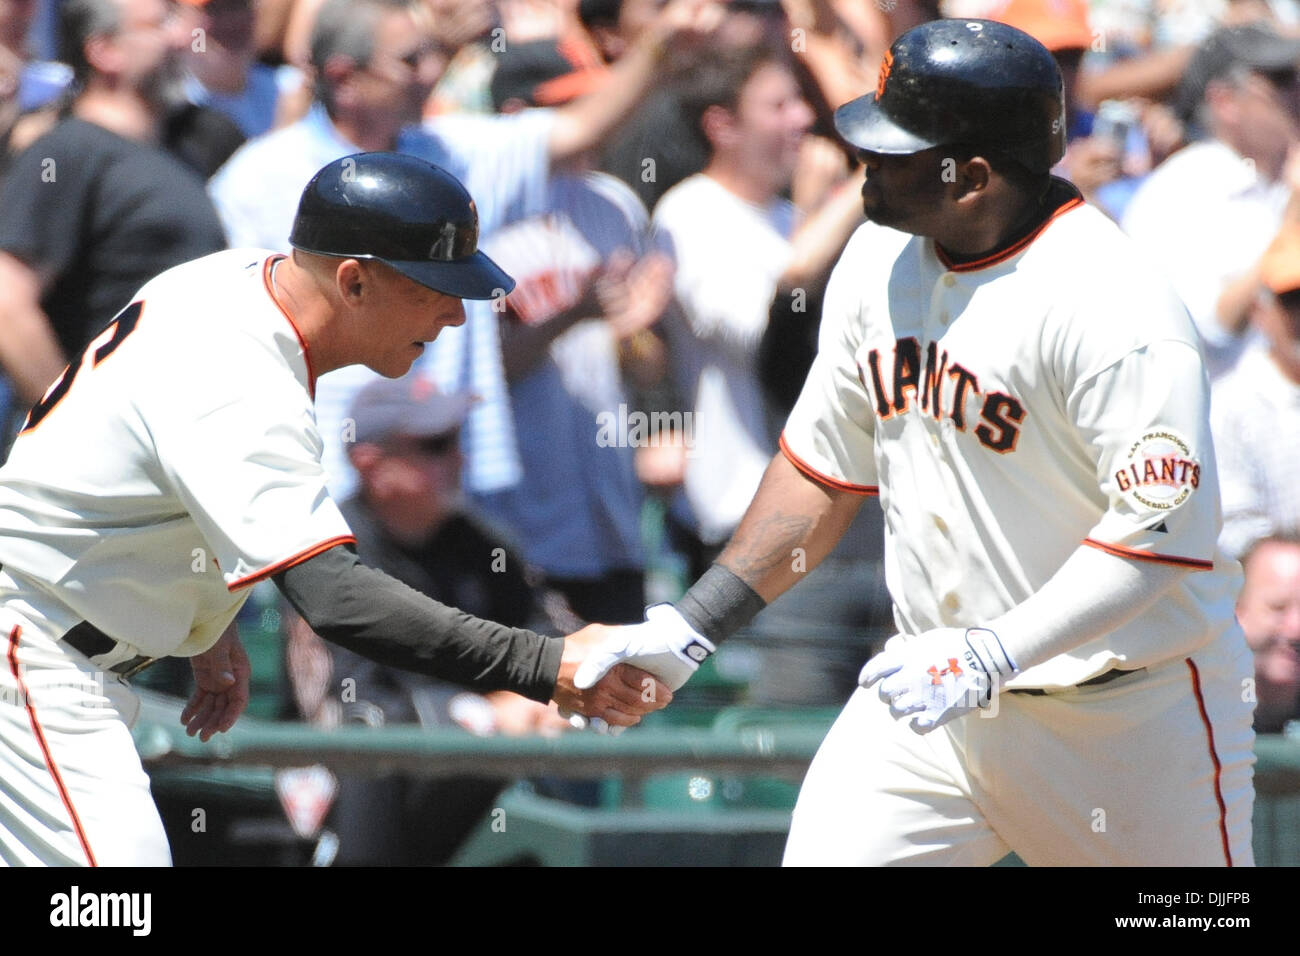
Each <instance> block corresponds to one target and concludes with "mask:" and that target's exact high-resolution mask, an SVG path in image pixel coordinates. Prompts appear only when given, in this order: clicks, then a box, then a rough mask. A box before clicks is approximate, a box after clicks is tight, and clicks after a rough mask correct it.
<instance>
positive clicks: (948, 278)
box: [943, 272, 957, 289]
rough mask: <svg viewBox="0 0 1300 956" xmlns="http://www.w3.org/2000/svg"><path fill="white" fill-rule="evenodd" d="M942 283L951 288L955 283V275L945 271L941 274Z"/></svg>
mask: <svg viewBox="0 0 1300 956" xmlns="http://www.w3.org/2000/svg"><path fill="white" fill-rule="evenodd" d="M943 284H944V285H946V286H947V287H948V288H949V289H951V288H952V287H953V286H955V285H956V284H957V277H956V276H955V275H953V274H952V273H951V272H945V273H944V274H943Z"/></svg>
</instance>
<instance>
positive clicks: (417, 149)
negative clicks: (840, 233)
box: [210, 0, 716, 499]
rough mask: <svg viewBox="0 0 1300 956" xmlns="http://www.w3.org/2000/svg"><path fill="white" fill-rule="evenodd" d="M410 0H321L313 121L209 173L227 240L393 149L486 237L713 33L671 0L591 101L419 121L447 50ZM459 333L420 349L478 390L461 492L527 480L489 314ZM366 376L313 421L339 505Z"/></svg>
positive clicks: (702, 10)
mask: <svg viewBox="0 0 1300 956" xmlns="http://www.w3.org/2000/svg"><path fill="white" fill-rule="evenodd" d="M426 13H427V8H426V7H425V5H424V4H423V2H416V0H326V2H325V3H324V5H323V6H322V7H321V9H320V12H319V14H318V16H317V18H316V22H315V25H314V28H313V31H312V34H311V44H310V46H311V62H312V66H313V67H314V70H315V73H316V88H315V102H314V103H313V105H312V107H311V109H310V111H309V112H308V115H307V116H306V117H304V118H303V119H302V120H300V121H298V122H296V123H294V124H292V125H290V126H287V127H285V128H283V129H279V130H276V131H274V132H272V133H268V134H267V135H265V136H261V137H257V138H255V139H253V140H251V141H250V142H249V143H248V144H247V145H246V146H245V147H244V148H243V149H241V150H240V151H239V152H238V153H236V154H235V156H234V157H232V159H231V160H230V162H229V163H227V164H226V166H225V167H224V168H223V169H222V170H221V171H220V172H218V173H217V175H216V176H214V177H213V179H212V181H211V183H210V191H211V193H212V196H213V198H214V200H215V202H216V205H217V209H218V211H219V212H220V213H221V216H222V220H223V222H224V223H225V225H226V229H227V232H228V233H229V235H230V238H231V242H232V244H240V245H248V246H254V247H267V248H279V247H281V246H282V245H283V244H284V242H285V241H286V238H287V236H288V234H289V229H290V225H291V224H292V222H293V215H294V204H295V202H296V199H295V197H296V196H297V195H298V194H299V193H300V192H301V190H302V187H303V186H304V185H305V184H306V183H307V181H308V180H309V179H310V178H311V177H312V175H313V174H314V173H315V171H316V170H317V169H318V168H320V167H321V166H322V165H324V164H326V163H328V162H331V161H333V160H335V159H338V158H340V157H343V156H346V155H348V154H349V153H352V152H357V151H359V150H389V149H397V150H399V151H402V152H409V153H411V154H413V155H416V156H420V157H421V158H423V159H426V160H428V161H430V162H433V163H435V164H437V165H439V166H442V167H443V168H445V169H447V170H448V171H450V172H451V173H452V174H453V175H455V176H456V177H457V178H458V179H460V180H461V182H463V183H464V184H465V187H466V188H467V189H468V190H469V191H470V193H471V194H472V195H473V196H474V198H475V202H476V203H477V206H478V213H479V229H480V232H481V234H482V235H484V236H486V235H488V234H489V233H491V231H492V230H493V229H495V228H497V227H498V226H500V225H502V224H503V223H506V222H510V221H513V220H515V219H518V218H521V217H523V216H526V215H529V214H531V213H533V212H536V211H537V210H538V209H539V208H541V205H542V203H543V201H544V199H545V194H546V181H547V175H548V172H549V168H550V164H551V163H552V162H555V161H557V160H562V159H564V158H566V157H569V156H573V155H575V154H578V153H581V152H583V151H585V150H587V149H589V148H591V147H592V146H593V145H595V144H596V143H598V142H600V141H601V139H602V138H603V137H604V136H606V135H607V134H608V133H609V131H610V130H611V129H612V128H613V127H614V126H615V125H616V124H617V123H618V122H620V121H621V120H622V119H623V118H624V117H625V116H626V115H627V113H628V112H629V111H630V110H631V109H632V107H633V106H634V105H635V104H636V103H637V101H638V100H639V99H640V98H641V96H642V95H643V94H644V93H645V91H646V89H647V88H648V87H649V85H650V83H651V82H652V80H653V79H654V75H655V70H656V68H657V64H658V63H659V60H660V57H661V56H662V53H663V51H664V49H665V48H666V46H667V45H668V44H669V43H673V42H680V41H684V40H690V39H692V38H698V37H699V36H700V35H701V34H707V32H708V31H709V30H710V29H711V28H712V24H713V22H714V20H715V19H716V15H715V12H714V8H713V7H712V6H711V4H710V2H709V0H672V3H670V4H669V5H668V6H667V7H665V8H664V9H663V10H662V11H660V13H659V15H658V16H657V18H656V19H655V22H654V26H653V27H652V28H651V29H650V30H649V31H648V32H647V33H646V34H645V35H644V36H643V38H642V40H641V42H640V43H638V45H637V46H636V48H635V49H634V51H633V52H632V53H630V54H629V55H628V56H627V57H624V59H623V61H622V62H621V63H620V65H619V67H618V68H617V69H616V70H615V78H614V79H615V81H614V82H611V83H609V84H608V85H607V86H605V87H604V88H603V89H602V90H601V91H600V93H599V94H597V95H593V96H588V97H582V98H581V99H578V100H575V101H573V102H572V103H569V104H566V105H565V106H563V107H561V108H557V109H553V110H536V111H529V112H526V113H522V114H519V115H517V116H509V117H499V116H490V117H489V116H468V115H448V116H439V117H435V118H434V119H432V120H430V121H429V123H428V124H426V125H424V126H420V125H419V121H420V118H421V111H422V109H423V106H424V103H425V101H426V99H427V98H428V96H429V92H430V90H431V89H432V87H433V86H434V84H435V83H436V82H437V80H438V79H439V77H440V76H441V74H442V72H443V70H444V68H445V66H446V63H447V57H448V53H449V51H448V50H447V49H446V48H445V46H444V44H443V43H442V42H441V40H440V38H439V37H438V36H437V35H436V34H435V32H434V31H433V27H432V25H431V24H430V23H429V20H428V17H427V16H426ZM467 305H468V307H467V309H466V315H467V321H466V324H465V325H464V326H462V327H461V328H457V329H450V330H448V331H447V332H446V333H444V334H443V335H440V336H439V337H438V340H437V341H436V342H435V343H433V345H431V346H430V347H429V349H427V350H426V352H425V355H424V356H423V357H422V358H421V360H420V367H421V368H422V369H423V370H424V371H425V372H426V373H427V374H428V375H430V376H431V377H432V378H433V379H434V380H435V381H436V382H437V383H438V384H439V386H440V387H441V388H443V389H444V390H445V391H452V392H454V391H472V392H474V393H475V394H477V395H478V396H480V398H481V402H480V403H479V404H478V405H477V406H476V407H475V408H474V410H473V411H472V412H471V413H470V417H469V419H468V421H467V423H466V428H465V434H464V440H465V452H466V467H467V474H466V487H467V490H468V491H469V492H470V493H471V494H487V493H490V492H494V491H500V490H502V489H504V488H508V487H510V486H512V485H514V484H516V483H517V482H518V481H519V479H520V477H521V474H522V470H521V467H520V464H519V458H518V450H517V447H516V443H515V436H514V428H513V423H512V421H511V417H510V409H509V397H508V394H507V392H506V385H505V378H504V374H503V371H502V365H501V354H500V347H499V343H498V330H497V314H496V313H495V312H494V311H493V309H492V305H491V304H490V303H487V302H484V303H469V304H467ZM373 379H374V375H373V373H370V372H368V371H366V370H364V369H361V368H359V367H354V368H352V369H346V370H340V371H339V372H336V373H334V374H332V375H329V376H326V377H324V378H323V379H322V380H321V382H320V386H319V389H318V391H317V395H316V414H317V421H318V422H319V425H320V431H321V436H322V438H323V439H324V441H325V451H324V462H325V469H326V473H327V474H328V476H329V482H330V491H331V494H333V495H334V496H335V497H337V498H340V499H341V498H344V497H346V496H347V494H349V493H350V492H351V490H352V489H353V488H354V487H355V484H356V477H355V475H354V474H353V472H352V469H351V467H350V465H349V463H348V456H347V454H346V450H345V447H344V435H345V431H346V423H345V421H344V419H345V416H346V411H347V408H348V405H349V403H350V401H351V399H352V396H353V395H355V394H356V392H357V390H358V389H359V388H361V387H362V386H363V385H365V384H366V383H367V382H369V381H372V380H373Z"/></svg>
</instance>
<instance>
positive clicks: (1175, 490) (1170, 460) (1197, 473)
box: [1111, 428, 1201, 511]
mask: <svg viewBox="0 0 1300 956" xmlns="http://www.w3.org/2000/svg"><path fill="white" fill-rule="evenodd" d="M1111 476H1112V478H1113V479H1114V481H1115V490H1116V491H1118V492H1119V493H1120V495H1121V496H1122V497H1123V498H1124V499H1125V500H1126V501H1128V503H1129V504H1130V505H1132V506H1133V508H1134V509H1135V510H1142V509H1147V510H1151V511H1172V510H1173V509H1174V508H1177V507H1178V506H1179V505H1181V504H1182V503H1183V502H1185V501H1186V500H1187V499H1188V498H1190V497H1191V496H1192V492H1194V491H1195V490H1196V489H1197V488H1198V487H1199V486H1200V484H1201V463H1200V462H1199V461H1198V460H1197V459H1196V457H1195V456H1194V455H1193V454H1192V449H1191V445H1190V444H1189V443H1188V442H1187V440H1186V439H1185V438H1183V437H1182V436H1181V435H1180V434H1178V433H1177V432H1175V431H1172V430H1170V429H1167V428H1152V429H1149V430H1147V431H1145V432H1143V433H1142V435H1141V437H1139V438H1136V439H1134V440H1133V441H1131V442H1129V443H1128V444H1127V445H1126V446H1125V448H1124V450H1123V451H1122V452H1120V454H1119V455H1117V456H1116V458H1115V463H1114V468H1113V470H1112V472H1111Z"/></svg>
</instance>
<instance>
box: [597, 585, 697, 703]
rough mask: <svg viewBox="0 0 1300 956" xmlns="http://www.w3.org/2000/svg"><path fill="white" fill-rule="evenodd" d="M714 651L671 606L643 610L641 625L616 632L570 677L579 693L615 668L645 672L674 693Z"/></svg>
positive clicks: (623, 628) (628, 626) (625, 627)
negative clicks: (631, 668) (625, 666)
mask: <svg viewBox="0 0 1300 956" xmlns="http://www.w3.org/2000/svg"><path fill="white" fill-rule="evenodd" d="M716 650H717V648H716V647H714V646H713V644H711V643H710V642H709V640H708V638H706V637H704V636H703V635H702V634H697V633H696V632H695V630H694V629H693V628H692V627H691V626H690V625H689V624H687V623H686V619H685V618H684V617H682V616H681V614H680V613H679V612H678V610H677V608H675V607H673V606H672V605H671V604H655V605H653V606H652V607H649V608H646V612H645V622H644V623H642V624H627V625H624V626H623V627H620V628H618V629H617V630H616V631H615V632H614V633H613V634H612V635H610V637H608V638H606V639H605V641H604V643H602V644H601V645H600V647H598V648H597V649H596V650H595V651H593V652H592V653H591V654H590V655H588V657H587V659H586V660H584V661H583V662H582V664H581V665H579V667H578V672H577V673H576V674H575V675H574V676H573V684H574V686H575V687H577V688H579V689H580V690H586V689H587V688H588V687H594V686H595V685H596V683H597V682H598V681H599V680H600V679H601V678H602V677H604V676H605V675H606V674H607V673H608V672H609V670H610V668H611V667H613V666H614V665H615V664H624V663H626V664H632V665H634V666H636V667H639V668H641V669H642V670H644V671H649V672H650V673H651V674H653V675H654V676H655V677H657V678H659V679H660V680H661V681H663V682H664V683H665V684H667V685H668V687H669V688H670V689H671V690H677V688H679V687H681V686H682V685H683V684H685V683H686V682H687V681H688V680H690V678H691V675H692V674H694V673H695V671H696V670H697V669H699V666H700V665H701V664H702V663H704V662H705V661H706V660H708V659H709V655H711V654H712V653H713V652H714V651H716Z"/></svg>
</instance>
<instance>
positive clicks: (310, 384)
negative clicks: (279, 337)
mask: <svg viewBox="0 0 1300 956" xmlns="http://www.w3.org/2000/svg"><path fill="white" fill-rule="evenodd" d="M287 258H289V257H288V256H285V255H279V254H277V255H273V256H267V257H266V261H265V262H263V263H262V284H263V285H264V286H266V294H267V295H269V296H270V297H271V301H272V302H274V303H275V307H276V308H277V309H279V310H280V314H281V315H283V316H284V318H285V321H287V322H288V323H289V328H291V329H293V334H294V335H295V336H296V337H297V339H298V345H299V346H301V347H302V358H303V361H304V362H306V363H307V392H308V394H309V395H311V400H312V401H313V402H314V401H316V371H315V369H313V368H312V366H311V352H310V351H309V350H308V349H307V340H306V339H304V338H303V337H302V332H300V331H298V323H297V322H295V321H294V320H293V316H292V315H290V314H289V310H288V309H286V308H285V307H284V303H282V302H281V301H280V300H279V299H278V298H277V297H276V294H275V286H274V285H272V284H271V269H272V267H274V266H275V264H276V263H277V262H279V261H280V260H281V259H287Z"/></svg>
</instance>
